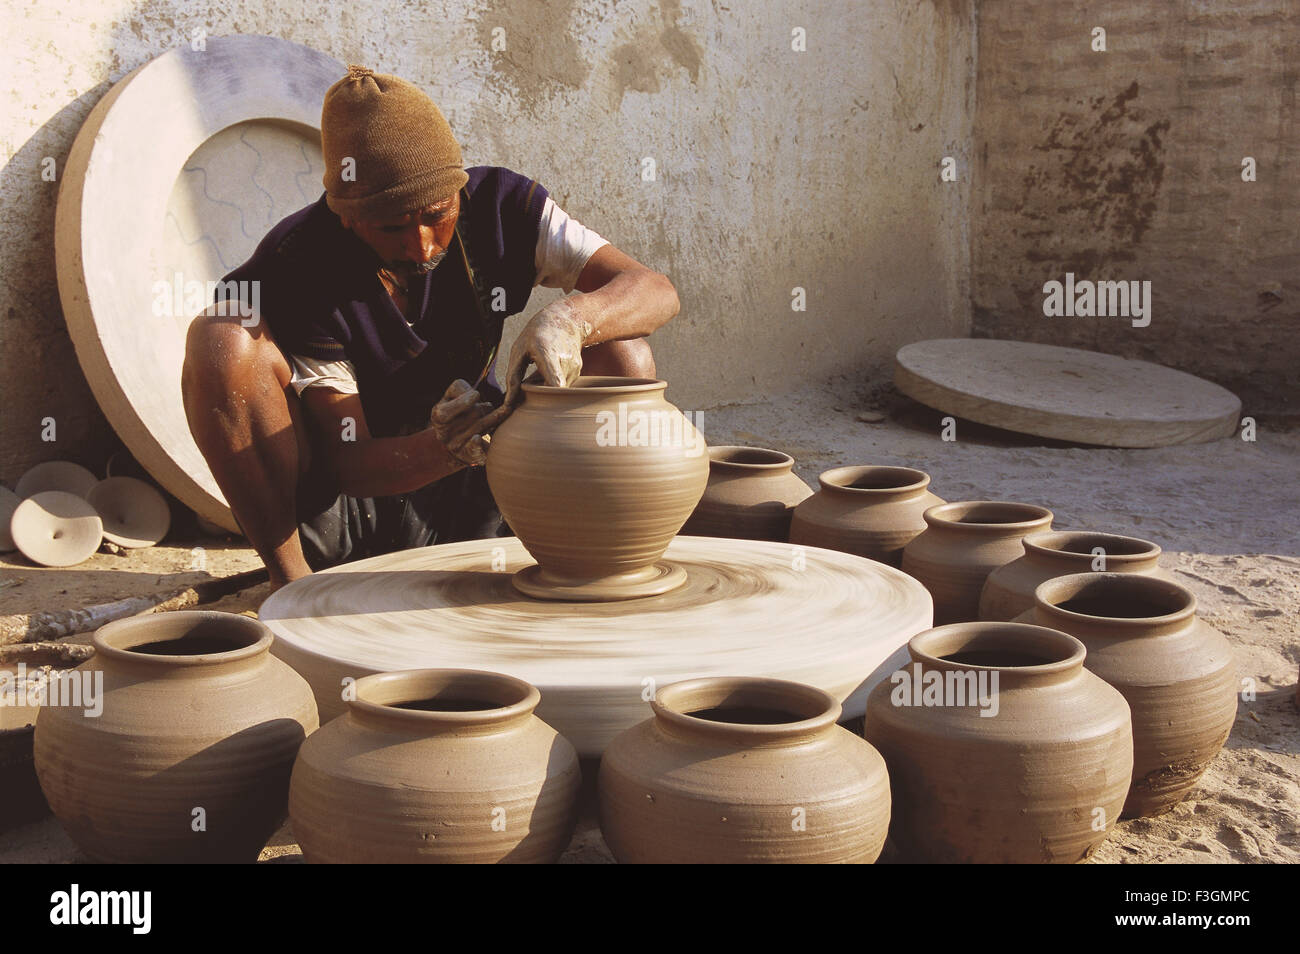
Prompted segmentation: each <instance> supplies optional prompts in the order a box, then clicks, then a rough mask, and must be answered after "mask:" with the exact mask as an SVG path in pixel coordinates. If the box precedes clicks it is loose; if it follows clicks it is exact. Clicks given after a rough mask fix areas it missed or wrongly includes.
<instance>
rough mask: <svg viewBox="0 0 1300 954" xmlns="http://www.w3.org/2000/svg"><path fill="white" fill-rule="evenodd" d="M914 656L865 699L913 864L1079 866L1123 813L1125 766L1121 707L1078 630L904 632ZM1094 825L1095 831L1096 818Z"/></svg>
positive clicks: (1127, 752)
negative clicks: (1091, 665) (1090, 667)
mask: <svg viewBox="0 0 1300 954" xmlns="http://www.w3.org/2000/svg"><path fill="white" fill-rule="evenodd" d="M908 651H909V653H910V655H911V657H912V663H911V664H910V665H909V666H907V667H905V668H903V669H901V670H899V671H898V672H896V673H894V674H893V675H892V676H891V677H890V678H889V679H887V680H885V681H884V682H882V683H880V684H879V685H878V686H876V688H875V689H874V690H872V693H871V696H870V697H869V698H868V700H867V717H866V724H865V729H864V734H865V735H866V738H867V741H869V742H870V743H871V744H872V745H874V746H875V747H876V748H877V749H878V750H879V751H880V753H881V755H883V756H884V757H885V763H886V764H887V765H888V766H889V779H890V785H891V786H892V787H893V791H894V809H893V811H894V820H893V824H892V826H891V828H890V838H891V840H892V841H893V842H894V844H895V845H896V846H897V847H898V848H899V849H900V851H901V852H902V854H903V856H904V858H905V859H906V860H908V861H929V862H969V863H993V864H1006V863H1041V862H1075V861H1082V860H1083V859H1085V858H1087V857H1088V856H1089V855H1090V854H1091V853H1092V852H1093V851H1094V850H1095V849H1096V847H1097V846H1098V845H1099V844H1101V842H1102V841H1104V840H1105V839H1106V837H1107V835H1108V834H1109V833H1110V831H1111V830H1112V828H1113V827H1114V825H1115V823H1116V822H1117V821H1118V820H1119V814H1120V809H1121V807H1122V806H1123V804H1124V797H1125V794H1126V793H1127V791H1128V787H1129V781H1130V779H1131V774H1132V769H1133V736H1132V730H1131V728H1130V726H1129V711H1128V705H1127V703H1125V701H1124V697H1123V696H1121V695H1120V694H1119V692H1118V691H1116V690H1115V689H1113V688H1111V687H1110V686H1108V685H1106V683H1105V682H1103V681H1102V680H1101V679H1099V678H1098V677H1096V676H1094V675H1093V674H1092V673H1090V672H1088V671H1087V670H1086V669H1085V668H1084V665H1083V663H1084V657H1085V655H1086V653H1085V650H1084V648H1083V645H1082V644H1081V643H1080V642H1079V641H1078V640H1077V639H1075V638H1074V637H1072V636H1067V635H1065V634H1064V633H1058V632H1055V631H1054V630H1050V629H1045V628H1043V627H1041V626H1029V625H1025V624H1021V623H957V624H954V625H951V626H940V627H937V628H935V629H931V630H927V631H926V632H924V633H920V634H918V635H916V636H914V637H912V640H911V642H910V643H909V644H908ZM1098 825H1100V826H1101V827H1100V830H1098V829H1097V827H1096V826H1098Z"/></svg>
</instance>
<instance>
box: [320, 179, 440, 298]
mask: <svg viewBox="0 0 1300 954" xmlns="http://www.w3.org/2000/svg"><path fill="white" fill-rule="evenodd" d="M459 214H460V195H459V194H457V195H453V196H452V197H451V198H449V199H445V200H444V201H442V202H438V203H436V204H434V205H429V206H425V207H424V208H423V209H419V210H417V211H415V212H407V213H406V214H404V215H399V216H396V217H394V218H391V219H382V220H379V221H369V220H362V221H349V220H346V219H345V220H344V222H343V224H344V225H345V226H346V227H347V228H350V229H351V230H352V231H353V233H355V234H356V236H357V237H358V238H359V239H361V240H362V241H363V242H365V243H366V244H367V245H369V246H370V247H371V248H372V249H374V252H375V254H376V255H378V256H379V259H380V261H381V262H382V263H383V264H384V267H385V268H387V269H389V270H390V271H392V272H394V273H395V274H397V275H400V276H403V277H406V278H411V277H414V276H417V275H422V274H424V273H425V272H431V271H433V270H434V269H435V268H436V267H437V266H438V263H439V262H441V261H442V259H443V256H445V255H446V254H447V247H448V246H449V245H450V244H451V237H452V234H453V231H454V229H455V228H456V217H457V216H458V215H459Z"/></svg>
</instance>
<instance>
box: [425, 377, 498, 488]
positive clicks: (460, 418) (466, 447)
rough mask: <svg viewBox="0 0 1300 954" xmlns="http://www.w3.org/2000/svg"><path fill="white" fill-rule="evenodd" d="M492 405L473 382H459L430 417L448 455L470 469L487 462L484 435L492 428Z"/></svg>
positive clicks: (456, 382)
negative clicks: (490, 417)
mask: <svg viewBox="0 0 1300 954" xmlns="http://www.w3.org/2000/svg"><path fill="white" fill-rule="evenodd" d="M491 410H492V405H491V404H488V403H487V402H486V401H480V400H479V393H478V392H477V391H475V390H474V389H473V388H471V387H470V386H469V382H468V381H465V380H462V379H459V378H458V379H457V380H455V381H453V382H452V383H451V387H449V388H447V393H446V394H444V395H443V396H442V400H441V401H439V402H438V403H437V404H436V405H435V406H434V408H433V412H432V413H431V414H430V415H429V427H430V428H432V429H433V432H434V434H435V435H437V438H438V440H440V441H441V442H442V444H443V446H444V447H446V448H447V453H448V454H450V455H451V456H452V457H454V458H455V459H456V460H458V461H460V462H461V463H462V464H465V465H467V466H469V467H477V466H479V465H480V464H482V463H484V462H485V461H486V460H487V444H486V443H485V442H484V440H483V435H484V434H485V433H486V432H487V430H488V428H489V427H490V426H491V422H490V421H489V420H488V418H489V413H488V412H490V411H491Z"/></svg>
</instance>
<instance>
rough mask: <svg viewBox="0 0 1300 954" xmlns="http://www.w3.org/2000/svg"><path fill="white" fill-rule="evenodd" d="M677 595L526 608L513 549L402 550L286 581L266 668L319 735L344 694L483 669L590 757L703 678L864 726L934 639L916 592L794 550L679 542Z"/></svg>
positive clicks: (710, 540) (273, 617) (495, 545)
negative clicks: (682, 685) (795, 694)
mask: <svg viewBox="0 0 1300 954" xmlns="http://www.w3.org/2000/svg"><path fill="white" fill-rule="evenodd" d="M664 559H665V560H666V561H667V562H669V563H675V564H677V565H679V566H682V567H683V568H684V569H685V570H686V574H687V582H686V584H685V585H684V586H681V587H679V588H677V589H675V590H673V591H671V592H669V593H665V594H664V595H662V596H651V597H646V598H643V599H637V600H619V601H615V602H609V603H587V602H582V603H577V602H575V603H569V602H558V601H551V600H537V599H531V598H529V597H526V596H524V595H522V594H521V593H519V592H518V591H517V590H516V589H515V588H514V586H513V585H512V584H511V576H512V575H513V574H514V573H515V572H516V571H518V570H519V569H521V568H523V567H525V566H528V565H529V564H532V563H534V562H535V561H534V560H533V559H532V557H530V556H529V555H528V552H527V551H526V550H525V549H524V548H523V545H522V544H520V542H519V541H518V540H517V539H516V538H514V537H507V538H498V539H494V540H472V541H468V542H465V543H451V544H444V545H442V546H434V547H425V548H422V549H416V550H404V551H401V552H398V553H391V554H387V555H384V556H378V557H371V558H370V559H367V560H359V561H357V562H355V563H348V564H344V565H343V566H339V567H334V568H332V569H329V570H324V571H322V572H319V573H314V574H312V575H311V576H308V577H304V578H303V579H300V580H296V581H295V582H293V583H291V584H289V585H288V586H286V587H284V588H282V589H280V590H279V591H277V592H276V593H274V594H272V595H271V597H270V598H269V599H268V600H267V601H266V602H265V603H263V604H262V606H261V608H260V609H259V611H258V618H259V619H261V620H262V621H263V622H264V623H266V624H267V625H268V626H270V627H271V629H272V631H273V632H274V633H275V636H276V639H275V646H274V648H273V649H272V652H274V653H275V655H277V656H279V657H280V658H281V659H283V660H284V661H285V662H287V663H289V665H291V666H293V667H294V669H296V670H298V672H299V673H301V674H302V675H303V676H304V677H305V678H306V679H307V681H308V682H309V683H311V686H312V689H313V690H314V692H315V694H316V703H317V706H318V708H319V709H320V715H321V721H322V723H323V722H325V721H328V720H329V719H331V718H333V717H334V716H336V715H338V714H340V713H341V712H343V711H344V709H345V707H346V706H345V703H344V702H343V692H344V690H345V688H346V685H348V683H346V682H345V680H346V679H349V678H352V679H357V678H360V677H361V676H364V675H368V674H370V673H375V672H389V671H393V670H400V669H425V668H460V669H487V670H490V671H493V672H503V673H506V674H508V675H512V676H517V677H519V678H520V679H525V680H527V681H528V682H530V683H532V684H533V685H535V686H537V688H538V689H540V690H541V693H542V704H541V706H540V707H539V708H538V710H537V714H538V716H539V717H540V718H542V719H544V720H545V721H546V722H548V723H550V724H551V725H552V726H553V727H554V728H555V729H557V730H558V731H559V732H560V733H561V734H562V735H564V736H565V737H566V738H568V739H569V741H570V742H572V743H573V745H574V747H575V748H577V750H578V752H579V753H580V754H581V755H583V756H599V755H600V754H601V752H603V751H604V749H605V746H606V744H608V742H609V741H610V740H611V739H612V738H613V737H614V736H615V735H617V734H618V733H619V732H621V731H622V730H624V729H626V728H628V727H630V726H632V725H635V724H636V723H638V722H640V721H642V720H644V719H647V718H649V717H650V715H651V710H650V704H649V700H650V699H651V698H653V697H654V693H655V690H656V689H657V688H658V687H660V686H664V685H667V684H669V683H672V682H677V681H679V680H682V679H690V678H694V677H697V676H772V677H775V678H779V679H790V680H793V681H795V682H803V683H807V684H809V685H813V686H817V687H818V688H821V689H825V690H826V691H827V692H830V693H831V694H832V695H834V696H835V697H836V698H837V699H840V700H841V701H842V702H843V703H844V716H845V717H846V718H851V717H856V716H860V715H862V714H863V712H864V711H865V707H866V696H867V693H868V692H870V690H871V688H872V687H873V686H874V685H875V684H876V682H877V681H879V680H880V679H883V678H886V677H887V676H888V675H889V674H890V673H891V672H893V671H894V670H895V669H896V668H898V667H899V666H901V665H903V664H904V662H905V661H906V658H907V653H906V644H907V641H908V640H909V639H910V638H911V637H912V636H914V635H916V634H917V633H919V632H921V631H922V630H925V629H928V628H929V627H930V625H931V621H932V604H931V601H930V595H929V593H927V592H926V590H925V588H924V587H923V586H921V584H920V583H918V582H917V581H916V580H913V579H912V578H911V577H910V576H907V575H906V574H904V573H901V572H900V571H898V570H895V569H893V568H892V567H887V566H885V565H883V564H881V563H876V562H874V561H871V560H865V559H862V558H861V557H855V556H851V555H849V554H846V553H839V552H836V551H832V550H821V549H818V548H816V547H797V546H792V545H790V544H787V543H770V542H760V541H754V540H728V539H722V538H714V537H677V538H676V539H675V540H674V541H673V542H672V544H671V545H670V546H669V547H668V550H667V552H666V553H665V555H664Z"/></svg>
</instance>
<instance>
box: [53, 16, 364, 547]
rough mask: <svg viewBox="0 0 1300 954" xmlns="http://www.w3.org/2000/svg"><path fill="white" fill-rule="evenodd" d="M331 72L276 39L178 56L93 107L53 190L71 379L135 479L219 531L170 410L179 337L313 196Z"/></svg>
mask: <svg viewBox="0 0 1300 954" xmlns="http://www.w3.org/2000/svg"><path fill="white" fill-rule="evenodd" d="M345 72H346V70H345V69H344V67H343V65H342V64H341V63H339V62H337V61H336V60H333V59H331V58H330V57H328V56H326V55H325V54H323V53H318V52H316V51H315V50H311V49H308V48H307V47H305V46H300V45H299V44H297V43H290V42H289V41H288V40H282V39H279V38H277V37H270V36H250V35H239V36H226V37H212V38H209V39H208V40H207V41H206V44H205V48H204V49H202V50H193V49H191V48H190V44H188V43H185V44H182V45H181V46H180V47H178V48H175V49H172V50H169V51H168V52H166V53H164V54H162V55H161V56H159V57H158V58H157V59H155V60H152V61H150V62H149V63H146V64H145V65H143V66H141V67H140V68H138V69H136V70H134V71H133V72H131V73H129V74H128V75H127V76H126V77H124V78H123V79H122V80H121V81H120V82H118V83H117V85H115V86H114V87H113V88H112V89H111V90H109V91H108V93H107V94H106V95H105V96H104V98H103V99H101V100H100V101H99V103H98V104H96V106H95V108H94V109H93V110H91V112H90V115H89V116H88V117H87V119H86V122H85V123H84V124H83V125H82V127H81V131H80V132H79V133H78V134H77V138H76V141H75V142H74V143H73V145H72V151H71V152H70V153H69V155H68V159H67V164H66V168H65V169H64V171H63V174H62V176H61V177H60V179H61V185H60V188H59V201H58V207H57V209H56V212H55V217H54V233H55V242H54V246H55V248H54V251H55V264H56V266H57V271H58V278H59V298H60V300H61V301H62V303H63V311H64V315H65V317H66V319H67V322H68V333H69V334H70V335H71V337H72V343H73V345H74V346H75V347H76V351H77V360H78V361H79V362H80V364H81V369H82V371H84V372H85V375H86V380H87V381H88V382H89V384H90V387H91V390H92V391H93V392H94V394H95V399H96V400H97V401H98V402H99V406H100V408H101V409H102V410H103V412H104V416H105V417H107V418H108V420H109V423H111V424H112V425H113V429H114V430H115V431H117V434H118V436H119V437H121V438H122V441H123V443H125V444H126V446H127V447H128V448H129V449H130V451H131V453H132V455H133V456H134V457H135V459H136V460H138V461H139V462H140V464H141V466H143V467H144V468H145V469H146V470H148V472H149V473H150V475H151V476H152V477H153V478H154V479H155V480H157V481H158V483H159V484H161V485H162V486H163V487H165V488H166V489H167V490H169V491H171V493H172V494H173V495H175V496H176V497H177V498H179V499H180V500H181V502H182V503H184V504H185V505H186V506H188V507H190V508H191V509H192V510H194V511H195V512H196V513H198V514H199V515H200V516H201V517H204V518H206V519H207V520H209V521H211V522H212V523H215V524H217V525H219V526H222V527H225V528H226V529H227V530H232V531H233V530H237V529H238V525H237V524H236V522H235V520H234V517H233V516H232V515H231V513H230V510H229V508H228V507H227V505H226V501H225V498H224V497H223V496H222V493H221V489H220V488H219V487H218V486H217V483H216V481H215V480H214V479H213V477H212V474H211V472H210V471H209V470H208V465H207V462H206V461H205V460H204V458H203V455H202V454H201V453H200V452H199V449H198V446H197V445H196V444H195V443H194V439H193V438H192V437H191V436H190V430H189V425H188V423H187V421H186V418H185V410H184V405H183V404H182V401H181V368H182V364H183V362H184V358H185V336H186V332H187V330H188V329H189V324H190V321H191V320H192V319H193V318H194V316H195V315H197V314H198V313H199V312H201V311H203V309H204V308H205V307H206V306H207V305H208V304H210V303H211V302H212V300H213V297H214V294H213V293H214V290H215V289H214V287H213V284H212V283H215V282H217V281H219V280H220V279H221V278H222V276H224V275H225V274H226V273H228V272H229V271H231V270H233V269H234V268H235V267H236V266H237V265H239V264H241V263H242V262H243V261H245V260H246V259H247V258H248V256H249V255H250V254H251V253H252V251H253V249H254V248H256V246H257V243H258V242H259V241H261V239H262V237H263V236H264V235H265V234H266V232H267V230H268V229H270V228H271V226H273V225H274V224H275V223H276V222H278V221H280V220H281V219H283V218H284V217H285V216H287V215H289V214H290V213H292V212H294V211H296V210H297V209H300V208H302V207H303V206H306V205H310V204H311V203H312V202H314V201H315V200H316V199H317V198H319V197H320V194H321V191H322V186H321V175H322V172H323V170H324V167H323V165H322V162H321V152H320V132H319V129H318V123H319V122H320V111H321V103H322V101H323V100H324V97H325V91H326V90H327V89H328V88H329V86H330V84H331V83H333V82H334V81H335V80H337V79H339V78H340V77H341V76H343V74H344V73H345ZM246 291H248V292H249V297H252V289H251V288H250V289H246ZM259 294H260V292H259Z"/></svg>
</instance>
